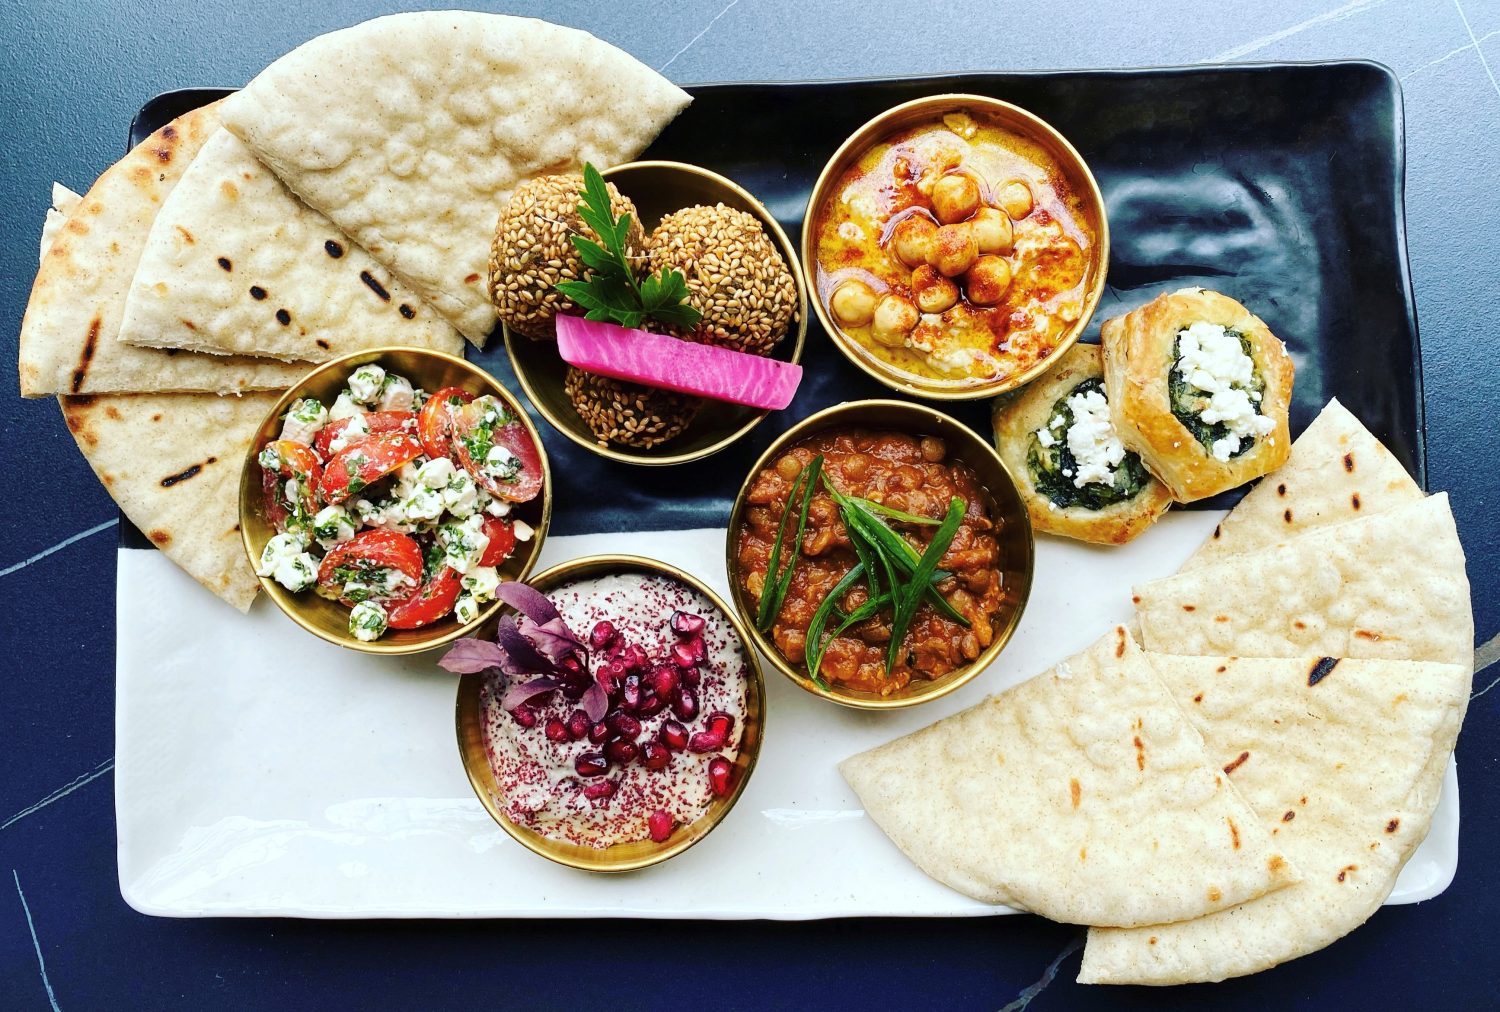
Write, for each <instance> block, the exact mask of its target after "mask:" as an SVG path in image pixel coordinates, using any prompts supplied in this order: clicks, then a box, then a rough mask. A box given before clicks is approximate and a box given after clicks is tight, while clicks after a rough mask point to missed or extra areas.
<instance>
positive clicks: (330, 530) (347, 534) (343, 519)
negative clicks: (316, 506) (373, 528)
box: [313, 499, 365, 549]
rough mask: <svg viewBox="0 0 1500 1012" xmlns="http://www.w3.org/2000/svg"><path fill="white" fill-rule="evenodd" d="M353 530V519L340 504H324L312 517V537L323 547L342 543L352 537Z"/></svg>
mask: <svg viewBox="0 0 1500 1012" xmlns="http://www.w3.org/2000/svg"><path fill="white" fill-rule="evenodd" d="M360 501H361V502H364V501H365V500H363V499H361V500H360ZM354 532H355V526H354V519H353V518H352V517H350V516H349V511H348V510H346V509H344V507H342V506H324V507H323V508H322V509H320V510H318V512H317V515H316V516H314V517H313V537H314V538H316V539H317V541H318V544H320V545H322V546H323V547H324V548H325V549H326V548H332V547H333V546H334V545H341V544H343V543H344V542H345V541H348V540H349V539H350V538H352V537H354Z"/></svg>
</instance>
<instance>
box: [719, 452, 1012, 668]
mask: <svg viewBox="0 0 1500 1012" xmlns="http://www.w3.org/2000/svg"><path fill="white" fill-rule="evenodd" d="M820 455H821V457H822V479H823V480H820V481H819V483H818V484H817V485H816V486H815V490H814V494H813V497H812V499H811V502H810V504H809V506H808V511H807V525H806V528H805V530H804V531H803V536H802V544H801V552H800V554H798V555H796V556H795V557H794V556H793V555H792V554H791V545H792V542H793V539H794V538H795V534H796V520H797V515H798V513H799V512H800V504H801V492H802V490H801V489H800V488H798V489H796V494H797V498H796V499H795V500H794V501H793V502H792V503H791V510H790V513H789V514H787V512H786V511H787V503H788V499H789V498H791V497H792V496H793V492H794V486H796V485H797V484H798V477H799V475H801V474H802V472H803V470H804V469H805V468H809V467H810V466H811V465H812V464H813V463H814V461H815V460H816V458H818V457H819V456H820ZM829 485H831V486H832V488H833V490H834V491H836V492H837V493H839V495H840V497H842V498H843V500H844V504H843V506H841V504H840V502H836V501H835V496H834V495H833V493H832V492H830V490H829V488H828V486H829ZM852 497H857V499H856V500H855V501H858V500H863V501H865V502H866V503H868V504H873V506H871V512H875V513H876V514H877V515H878V516H879V518H880V522H882V523H883V524H884V525H885V529H886V530H888V531H891V532H894V533H895V534H896V535H897V536H898V537H900V538H901V539H903V540H904V541H905V542H906V543H907V544H908V545H910V546H911V548H912V549H913V550H914V551H913V552H912V553H911V557H912V558H913V559H916V558H917V557H919V556H920V555H921V554H922V553H923V552H924V550H925V549H926V548H927V546H928V545H929V544H930V543H931V542H932V541H933V539H934V537H935V536H940V535H939V531H940V530H941V528H940V527H939V526H938V525H939V523H940V521H942V520H943V519H944V517H945V513H947V512H948V511H949V509H950V507H951V504H952V503H953V501H954V500H955V499H957V500H960V501H961V517H960V516H959V513H960V507H952V509H953V515H954V517H955V518H957V524H958V525H957V528H956V530H954V531H953V538H952V541H951V543H950V544H949V545H948V548H947V550H946V551H944V552H943V554H942V557H941V560H940V561H939V562H938V574H937V576H938V579H937V580H936V582H934V583H933V584H932V586H933V589H934V590H935V591H936V594H935V595H931V596H925V597H923V598H922V600H921V601H920V603H919V604H917V605H916V607H915V611H914V612H913V613H912V614H911V617H910V622H909V624H908V625H907V627H906V631H905V635H904V636H903V638H902V643H901V648H900V649H898V650H896V651H894V652H892V651H889V650H888V648H889V645H890V640H891V635H892V629H893V626H894V625H896V624H897V620H896V618H895V615H894V610H893V609H892V608H881V609H880V610H879V611H877V612H876V613H875V614H874V615H872V616H870V617H868V618H863V619H861V620H859V621H855V622H853V623H851V624H849V625H848V626H847V628H845V629H844V630H843V631H842V632H840V633H838V635H835V636H833V638H832V639H826V636H827V635H828V634H829V633H832V632H834V631H836V630H838V628H839V627H840V626H842V625H844V622H843V621H842V619H843V618H847V617H850V616H851V615H852V614H853V613H855V612H856V610H857V609H859V608H860V607H861V606H862V605H865V604H867V602H869V601H870V596H871V586H870V582H869V581H868V580H867V579H864V578H860V579H858V580H857V581H856V582H854V584H853V585H852V586H851V587H849V589H847V591H845V592H844V593H843V594H842V597H841V599H840V600H836V601H835V602H834V604H835V606H836V608H837V610H838V611H837V612H835V613H834V614H833V617H832V618H831V619H829V620H828V621H827V623H826V627H825V626H824V625H823V624H822V623H817V622H815V621H814V616H815V614H816V613H817V612H818V609H819V606H820V605H822V604H823V602H824V600H825V599H826V598H827V597H828V595H829V594H830V593H831V592H832V591H834V590H835V588H836V587H837V586H838V585H839V583H840V581H841V580H844V578H845V577H846V576H848V574H849V573H850V571H851V570H853V569H854V568H855V567H856V566H858V565H860V564H861V561H862V560H861V557H860V554H859V548H860V547H861V546H862V545H864V544H866V542H865V541H864V540H862V541H861V543H860V545H856V544H854V543H851V541H850V538H849V532H848V530H847V529H846V527H845V521H844V518H843V513H842V510H843V509H844V508H847V506H848V502H849V500H850V499H851V498H852ZM897 513H905V514H910V515H912V516H913V517H914V518H924V519H925V521H926V522H924V523H917V522H915V520H902V519H900V518H899V517H898V516H897V515H896V514H897ZM784 515H786V516H789V520H790V523H789V525H788V533H787V534H786V535H785V547H784V548H783V551H782V553H781V560H780V563H781V566H780V567H779V568H784V567H785V566H786V565H787V562H788V560H789V559H791V558H795V566H794V567H793V569H792V574H791V581H790V584H789V585H788V588H787V591H786V596H785V598H784V599H783V600H782V604H781V608H780V610H779V611H778V612H777V614H776V615H775V616H774V618H772V617H771V616H769V615H767V616H766V620H767V621H766V622H765V623H763V625H769V628H768V629H766V632H767V635H768V636H769V637H770V638H771V640H772V641H773V642H774V643H775V645H776V648H777V650H778V651H780V653H781V654H782V656H783V657H785V658H786V659H787V660H788V661H790V662H791V663H792V664H794V665H801V666H802V667H803V669H804V671H805V670H806V668H807V665H808V658H809V655H810V654H814V653H815V650H816V647H815V645H810V644H809V630H810V627H816V628H817V629H824V630H826V631H824V633H823V636H824V637H825V639H824V646H823V651H824V652H823V656H822V659H821V662H820V665H819V673H820V674H821V676H822V678H823V679H824V680H826V681H827V682H829V683H834V684H837V685H841V686H843V687H845V688H848V689H856V690H864V691H869V692H874V693H878V694H880V695H882V696H890V695H894V694H898V693H900V692H901V691H902V690H903V689H905V688H906V687H907V686H908V685H909V684H911V682H912V681H913V680H922V679H937V678H941V677H943V676H944V675H946V674H948V673H949V672H952V671H955V670H957V669H958V668H960V667H963V666H964V665H966V664H968V663H969V662H970V661H973V660H974V659H975V658H977V657H978V656H979V654H980V653H981V652H982V651H983V650H984V649H985V647H987V646H989V644H990V642H991V640H992V639H993V638H994V620H995V617H996V615H997V614H998V613H999V611H1000V606H1001V603H1002V601H1003V598H1004V593H1003V590H1002V587H1001V574H1000V548H999V543H998V541H997V538H996V535H997V533H998V532H997V530H996V523H997V521H996V519H995V511H994V508H993V503H992V502H991V499H990V496H989V493H988V492H987V491H986V490H985V489H984V488H983V487H982V486H981V485H980V483H979V480H978V478H977V477H976V476H975V474H974V472H973V471H972V470H970V469H969V468H968V467H967V466H966V465H964V464H963V463H962V462H960V461H957V460H952V459H949V457H948V448H947V446H946V444H945V443H944V442H943V440H941V439H936V438H933V437H930V436H928V437H921V438H918V437H916V436H912V435H908V434H905V433H900V432H875V431H870V430H867V429H858V428H851V429H841V430H832V431H828V432H821V433H817V434H815V435H812V436H809V437H808V438H807V439H804V440H802V441H801V442H799V443H797V444H796V445H795V446H793V447H792V448H791V449H790V450H788V451H787V452H786V453H784V454H782V455H781V456H780V457H779V458H778V459H777V460H775V461H774V462H773V463H772V464H771V466H769V467H767V468H765V469H764V470H762V471H761V472H760V473H759V474H757V475H756V476H755V478H754V480H753V481H752V483H751V485H750V490H749V492H748V494H747V496H746V508H745V513H744V520H743V522H742V523H741V525H740V528H739V531H738V537H737V541H736V544H735V553H736V557H737V559H738V562H739V567H740V569H739V571H740V579H741V580H743V581H744V589H745V590H746V591H747V592H748V593H749V596H750V599H751V600H753V601H754V602H755V604H756V605H757V607H759V606H760V605H761V599H762V597H763V595H764V594H765V593H766V591H767V586H768V584H774V581H773V580H771V579H770V578H769V577H768V575H767V574H768V571H769V570H770V567H771V562H772V555H773V549H774V546H775V544H776V538H777V532H778V530H779V528H780V525H781V521H782V518H783V516H784ZM869 515H870V513H868V512H867V513H866V514H865V516H866V517H868V516H869ZM865 522H866V523H868V521H867V520H866V521H865ZM898 547H900V546H898ZM865 551H866V554H869V550H868V548H866V549H865ZM873 568H875V569H876V571H877V584H879V585H881V586H882V588H883V592H885V593H890V588H889V586H886V581H885V580H883V579H881V578H880V574H881V570H882V568H883V567H881V566H875V567H873ZM906 575H907V576H908V577H909V576H910V573H909V572H908V573H907V574H906ZM898 579H899V573H898ZM909 582H911V581H909ZM939 595H940V596H941V599H942V601H943V602H945V603H946V605H947V608H946V609H944V608H941V606H939V605H938V604H937V602H936V601H935V600H934V597H936V596H939ZM914 599H915V595H914ZM773 601H774V597H773ZM840 612H841V613H842V615H840V614H838V613H840ZM944 612H946V614H945V613H944ZM955 615H962V616H963V617H964V618H965V619H966V620H967V626H965V624H964V623H963V622H960V621H957V620H956V619H955V617H954V616H955ZM888 664H889V669H888V667H887V665H888Z"/></svg>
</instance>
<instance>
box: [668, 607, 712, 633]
mask: <svg viewBox="0 0 1500 1012" xmlns="http://www.w3.org/2000/svg"><path fill="white" fill-rule="evenodd" d="M706 624H707V623H706V622H705V620H704V618H703V616H702V615H694V614H693V613H692V612H687V611H674V612H672V631H673V632H674V633H676V634H677V635H679V636H697V635H698V634H699V633H701V632H702V631H703V627H704V626H705V625H706Z"/></svg>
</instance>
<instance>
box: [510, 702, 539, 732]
mask: <svg viewBox="0 0 1500 1012" xmlns="http://www.w3.org/2000/svg"><path fill="white" fill-rule="evenodd" d="M510 719H511V720H513V721H515V722H516V723H517V724H520V725H521V726H522V727H536V711H535V710H533V709H532V708H531V707H529V706H518V707H516V708H515V709H514V710H512V711H510Z"/></svg>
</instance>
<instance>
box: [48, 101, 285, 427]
mask: <svg viewBox="0 0 1500 1012" xmlns="http://www.w3.org/2000/svg"><path fill="white" fill-rule="evenodd" d="M218 125H219V121H218V110H217V107H216V106H214V105H210V106H205V107H204V108H202V109H196V110H194V111H193V112H190V113H187V114H186V115H184V116H180V117H178V118H177V119H175V120H173V121H172V122H171V123H168V124H167V125H166V126H164V127H162V128H161V129H160V130H158V131H157V132H156V133H154V134H152V135H151V136H150V137H148V138H146V139H145V140H144V141H142V142H141V143H140V144H139V145H137V146H136V147H135V148H134V149H132V150H131V151H130V153H129V154H127V155H126V156H125V157H124V158H122V159H120V160H119V161H118V162H116V163H115V164H114V165H112V166H110V167H109V168H108V169H105V170H104V174H103V175H101V176H100V177H99V178H98V180H96V181H95V183H94V185H93V186H92V187H90V188H89V191H88V193H86V194H84V196H83V198H82V199H81V200H80V201H79V202H78V204H77V206H75V207H74V208H73V210H72V212H71V213H69V214H68V218H67V222H66V223H65V224H63V225H62V227H61V228H60V229H59V230H58V231H57V232H56V235H55V237H54V238H53V241H52V242H51V244H50V245H49V246H48V248H47V253H46V255H45V256H44V257H42V265H41V268H40V269H39V270H38V271H37V275H36V281H35V283H34V284H33V285H32V288H31V301H30V302H28V303H27V305H26V316H25V318H24V319H23V320H22V322H21V341H20V346H21V347H20V363H19V367H20V374H21V395H22V396H23V397H44V396H48V395H52V394H90V393H116V392H120V391H158V390H198V391H208V392H226V393H227V392H235V391H241V390H282V389H285V388H286V387H289V386H291V385H292V384H293V383H295V382H296V381H297V380H298V379H300V378H301V377H302V374H303V373H305V372H306V371H307V366H306V365H295V364H289V363H285V362H270V361H266V360H264V359H253V358H223V357H219V356H212V355H193V354H189V353H186V352H167V351H156V350H154V349H145V348H136V347H133V346H132V345H128V344H125V343H124V342H122V341H120V340H119V339H118V335H119V331H120V320H121V318H122V316H123V315H124V311H125V293H126V291H127V290H128V289H129V287H130V279H131V278H132V277H134V276H135V268H136V264H137V263H138V262H139V261H140V256H141V250H142V249H143V248H144V247H145V245H146V236H147V233H148V232H149V231H150V229H151V221H152V219H153V218H155V216H156V212H157V210H158V208H160V207H161V203H162V201H163V200H165V199H166V196H167V194H168V193H170V192H171V190H172V187H173V186H174V185H175V184H176V183H177V180H178V179H180V178H181V176H182V173H183V171H184V170H185V169H186V168H187V164H188V162H189V161H190V160H191V159H192V157H193V155H195V154H196V153H197V152H198V150H199V149H200V148H201V147H202V146H203V142H204V141H205V140H206V139H207V138H208V136H209V134H211V133H212V132H213V131H214V130H216V129H218ZM55 199H56V198H55V197H54V200H55ZM59 210H61V209H59Z"/></svg>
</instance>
